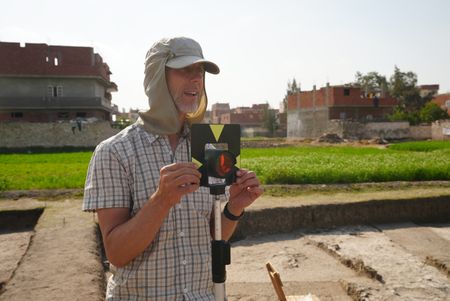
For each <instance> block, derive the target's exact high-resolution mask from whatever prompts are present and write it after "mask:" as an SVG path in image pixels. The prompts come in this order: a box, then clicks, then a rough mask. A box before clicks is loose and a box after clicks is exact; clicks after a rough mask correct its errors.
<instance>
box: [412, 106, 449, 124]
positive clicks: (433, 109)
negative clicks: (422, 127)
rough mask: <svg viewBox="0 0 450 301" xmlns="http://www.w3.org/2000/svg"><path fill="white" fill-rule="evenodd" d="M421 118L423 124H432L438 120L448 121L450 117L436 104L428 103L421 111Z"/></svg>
mask: <svg viewBox="0 0 450 301" xmlns="http://www.w3.org/2000/svg"><path fill="white" fill-rule="evenodd" d="M419 117H420V120H421V121H422V122H427V123H430V122H433V121H436V120H441V119H447V118H449V117H450V116H449V115H448V113H447V111H446V110H443V109H441V107H440V106H438V105H437V104H435V103H434V102H428V103H427V104H426V105H425V106H424V107H423V108H422V109H421V110H420V112H419Z"/></svg>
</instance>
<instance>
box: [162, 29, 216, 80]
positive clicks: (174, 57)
mask: <svg viewBox="0 0 450 301" xmlns="http://www.w3.org/2000/svg"><path fill="white" fill-rule="evenodd" d="M167 44H168V46H169V48H170V50H171V52H172V53H171V56H170V58H169V60H168V61H167V63H166V66H167V67H169V68H173V69H181V68H184V67H187V66H189V65H192V64H196V63H203V65H204V66H205V71H207V72H209V73H212V74H218V73H219V72H220V69H219V67H218V66H217V65H216V64H214V63H213V62H211V61H208V60H205V59H204V57H203V53H202V48H201V47H200V44H199V43H197V42H196V41H194V40H193V39H190V38H185V37H178V38H173V39H169V40H168V41H167Z"/></svg>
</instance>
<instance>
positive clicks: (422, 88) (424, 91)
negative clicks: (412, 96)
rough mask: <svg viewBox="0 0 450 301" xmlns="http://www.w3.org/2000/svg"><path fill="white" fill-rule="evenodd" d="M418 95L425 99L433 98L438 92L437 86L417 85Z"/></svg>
mask: <svg viewBox="0 0 450 301" xmlns="http://www.w3.org/2000/svg"><path fill="white" fill-rule="evenodd" d="M418 88H419V93H420V96H421V97H425V96H427V95H431V96H435V95H436V94H437V93H438V91H439V85H437V84H432V85H419V86H418Z"/></svg>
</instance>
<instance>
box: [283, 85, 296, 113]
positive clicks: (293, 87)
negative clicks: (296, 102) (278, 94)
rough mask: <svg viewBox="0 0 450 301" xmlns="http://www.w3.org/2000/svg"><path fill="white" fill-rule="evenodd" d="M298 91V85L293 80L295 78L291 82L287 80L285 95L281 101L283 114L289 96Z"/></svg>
mask: <svg viewBox="0 0 450 301" xmlns="http://www.w3.org/2000/svg"><path fill="white" fill-rule="evenodd" d="M299 91H300V84H297V81H296V80H295V78H293V79H292V82H291V81H290V80H288V83H287V89H286V95H285V96H284V99H283V107H284V111H285V112H286V111H287V105H288V97H289V95H292V94H294V93H297V92H299Z"/></svg>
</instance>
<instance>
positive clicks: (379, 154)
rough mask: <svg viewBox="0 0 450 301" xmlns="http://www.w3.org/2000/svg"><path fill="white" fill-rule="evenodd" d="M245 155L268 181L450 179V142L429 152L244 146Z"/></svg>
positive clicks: (246, 164)
mask: <svg viewBox="0 0 450 301" xmlns="http://www.w3.org/2000/svg"><path fill="white" fill-rule="evenodd" d="M432 147H434V145H432V146H430V148H432ZM241 157H242V166H243V167H245V168H248V169H251V170H253V171H255V172H256V173H257V174H258V175H259V177H260V180H261V182H262V183H264V184H332V183H362V182H386V181H433V180H450V144H447V147H446V148H438V149H435V150H432V149H429V150H428V151H426V152H425V151H421V152H417V151H409V150H406V149H402V150H395V149H375V148H355V147H313V146H303V147H287V148H276V149H243V150H242V151H241Z"/></svg>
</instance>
